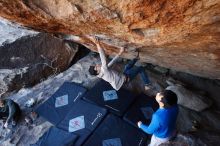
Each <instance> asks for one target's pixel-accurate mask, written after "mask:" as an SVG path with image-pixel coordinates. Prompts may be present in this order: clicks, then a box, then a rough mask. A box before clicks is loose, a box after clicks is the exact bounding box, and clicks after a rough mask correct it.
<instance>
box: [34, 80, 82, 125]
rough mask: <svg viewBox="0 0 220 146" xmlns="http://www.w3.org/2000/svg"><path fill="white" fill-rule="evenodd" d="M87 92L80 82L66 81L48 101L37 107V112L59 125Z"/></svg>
mask: <svg viewBox="0 0 220 146" xmlns="http://www.w3.org/2000/svg"><path fill="white" fill-rule="evenodd" d="M85 92H86V89H85V88H84V87H82V86H80V85H79V84H77V83H72V82H65V83H64V84H63V85H62V86H61V87H60V88H59V89H58V90H57V91H56V92H55V93H54V94H53V95H52V96H51V97H50V98H49V99H48V100H47V101H45V102H44V103H43V104H41V105H40V106H39V107H38V108H37V109H36V112H37V113H38V114H39V115H40V116H42V117H43V118H44V119H46V120H47V121H49V122H50V123H52V124H54V125H57V124H58V123H59V122H60V121H61V120H63V119H64V117H65V116H66V114H67V113H68V111H69V110H70V109H71V108H72V106H73V104H74V103H75V102H76V101H77V100H79V99H80V98H81V97H82V96H83V95H84V93H85Z"/></svg>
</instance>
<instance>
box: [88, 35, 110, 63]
mask: <svg viewBox="0 0 220 146" xmlns="http://www.w3.org/2000/svg"><path fill="white" fill-rule="evenodd" d="M90 40H91V41H92V42H93V43H95V44H96V47H97V49H98V52H99V56H100V59H101V62H102V67H107V63H106V57H105V52H104V50H103V48H102V47H101V45H100V42H99V40H98V38H97V37H91V38H90Z"/></svg>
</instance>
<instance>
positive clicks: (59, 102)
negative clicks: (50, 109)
mask: <svg viewBox="0 0 220 146" xmlns="http://www.w3.org/2000/svg"><path fill="white" fill-rule="evenodd" d="M67 104H68V95H63V96H60V97H57V98H56V101H55V107H61V106H64V105H67Z"/></svg>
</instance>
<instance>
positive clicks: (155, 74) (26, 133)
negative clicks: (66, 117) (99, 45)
mask: <svg viewBox="0 0 220 146" xmlns="http://www.w3.org/2000/svg"><path fill="white" fill-rule="evenodd" d="M99 61H100V60H99V57H98V55H97V54H95V53H90V54H89V55H88V56H86V57H84V58H83V59H81V60H79V61H78V62H77V63H76V64H74V65H72V66H71V67H70V68H69V69H68V70H66V71H64V72H62V73H60V74H58V75H53V76H50V77H49V78H48V79H46V80H44V81H42V82H41V83H39V84H37V85H35V86H33V87H31V88H22V89H20V90H19V91H18V92H16V93H15V92H11V93H10V94H8V98H11V99H13V100H14V101H16V102H17V103H19V105H20V106H21V108H22V111H23V118H22V120H21V122H20V123H19V124H18V125H17V127H16V128H15V129H13V130H9V129H8V130H6V129H2V130H1V135H2V141H1V145H2V146H14V145H18V146H26V145H30V144H33V143H35V142H36V141H37V140H38V138H39V137H40V136H41V135H42V134H43V133H44V132H45V131H46V130H47V129H48V128H49V127H50V126H51V124H50V123H48V122H46V121H44V120H43V119H41V118H40V117H39V118H37V119H36V120H35V121H34V122H33V123H32V124H31V123H29V124H26V122H25V120H24V117H27V116H30V112H31V111H32V110H34V108H36V107H37V106H38V105H39V104H40V103H42V102H43V101H45V100H47V99H48V98H49V97H50V96H51V95H52V94H53V93H54V92H55V91H56V90H57V89H58V88H59V87H60V86H61V85H62V84H63V83H64V82H65V81H72V82H77V83H80V84H82V85H83V86H85V87H86V88H91V87H92V86H93V85H94V84H95V83H96V81H97V80H98V79H97V78H96V77H92V76H90V75H89V74H88V67H89V66H90V65H91V64H94V63H97V62H99ZM124 63H126V60H121V61H120V62H119V63H117V64H116V65H115V66H114V67H115V69H117V70H121V69H122V67H123V65H124ZM139 65H145V67H146V69H147V71H148V74H149V76H150V79H151V81H152V82H153V85H154V87H155V88H154V89H155V90H149V91H147V92H145V93H146V94H151V95H152V94H155V93H156V92H157V90H162V89H164V88H165V87H167V86H168V84H167V83H166V82H165V81H166V80H167V79H168V78H170V77H173V78H175V77H176V78H177V77H179V78H181V75H180V74H181V73H177V72H173V71H172V72H171V71H170V70H167V69H164V68H158V67H155V66H153V65H149V64H140V63H139ZM185 76H186V75H185ZM189 77H192V76H191V75H188V78H189ZM193 78H194V81H195V80H199V81H200V84H201V83H204V81H203V79H201V78H198V77H193ZM182 79H183V78H182ZM175 82H178V83H184V82H180V80H179V81H177V80H175ZM206 82H207V85H209V86H213V87H215V89H216V95H219V94H220V93H219V92H220V90H219V89H220V86H219V85H218V84H217V83H218V82H213V81H212V80H209V81H208V80H206ZM186 85H188V86H189V84H186ZM190 86H191V87H196V85H190ZM127 88H129V89H130V90H133V91H134V92H141V91H143V85H142V82H141V81H140V79H139V78H137V79H136V80H134V81H132V83H131V84H129V85H128V86H127ZM188 89H189V88H188ZM217 89H218V90H217ZM198 90H199V89H197V91H198ZM200 90H202V89H200ZM190 91H193V93H195V92H196V91H194V89H192V88H191V89H190ZM207 92H208V91H207ZM208 95H209V96H210V94H208ZM30 98H32V99H34V101H35V102H36V104H35V105H34V106H33V107H31V108H28V107H26V104H25V103H26V102H27V101H28V100H29V99H30ZM207 98H210V99H211V100H213V101H215V99H217V98H215V97H212V96H210V97H208V96H207ZM214 105H215V104H213V106H212V107H210V108H208V109H205V110H203V111H202V112H196V111H195V110H191V109H189V108H187V107H184V106H182V105H180V113H179V116H178V122H177V127H178V131H179V133H178V136H177V138H176V139H175V140H174V141H172V142H170V143H169V144H165V145H181V146H183V145H184V146H185V145H190V146H197V145H210V146H211V145H217V144H218V143H219V142H220V134H219V132H218V131H219V130H220V126H219V122H220V118H219V116H218V115H219V108H218V107H217V106H214ZM7 135H8V136H7ZM3 136H5V137H6V138H3Z"/></svg>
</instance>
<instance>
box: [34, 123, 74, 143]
mask: <svg viewBox="0 0 220 146" xmlns="http://www.w3.org/2000/svg"><path fill="white" fill-rule="evenodd" d="M77 138H78V136H77V135H75V134H73V133H69V132H66V131H63V130H61V129H58V128H56V127H51V128H50V129H49V130H48V131H46V132H45V133H44V134H43V136H41V137H40V138H39V140H38V141H37V142H36V143H35V144H32V145H31V146H72V144H73V143H75V141H76V140H77Z"/></svg>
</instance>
